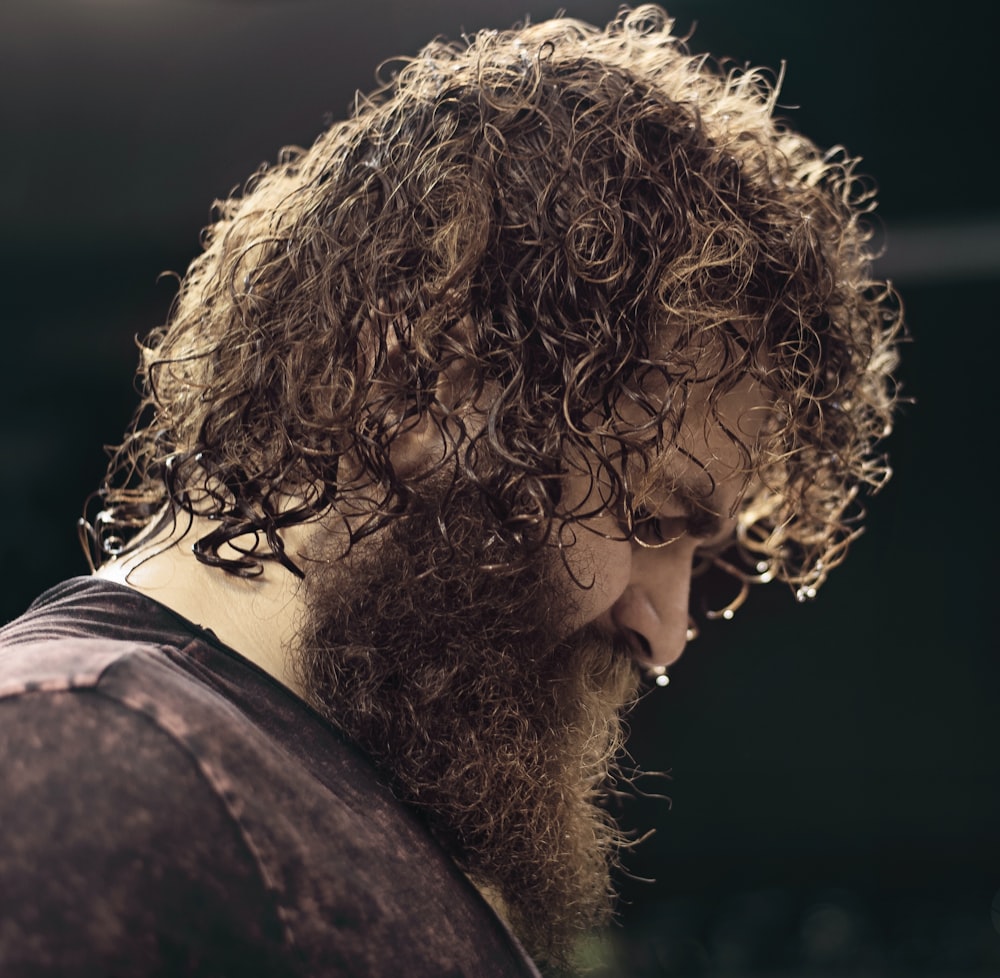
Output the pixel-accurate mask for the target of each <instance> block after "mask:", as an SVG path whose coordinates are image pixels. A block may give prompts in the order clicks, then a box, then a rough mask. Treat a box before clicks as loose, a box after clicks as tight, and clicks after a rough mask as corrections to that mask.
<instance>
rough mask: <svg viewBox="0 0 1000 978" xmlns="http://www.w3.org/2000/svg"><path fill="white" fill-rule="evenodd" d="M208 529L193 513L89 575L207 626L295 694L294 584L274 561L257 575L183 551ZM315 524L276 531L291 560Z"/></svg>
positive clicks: (297, 590) (298, 597)
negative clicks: (204, 561)
mask: <svg viewBox="0 0 1000 978" xmlns="http://www.w3.org/2000/svg"><path fill="white" fill-rule="evenodd" d="M211 529H212V524H211V523H210V522H209V521H207V520H203V519H199V518H195V519H194V520H193V522H192V523H191V525H190V526H188V525H187V524H186V523H185V524H184V525H183V526H178V527H174V528H172V529H168V530H167V531H165V532H164V533H162V534H159V535H156V536H153V537H151V538H149V539H147V540H143V541H142V542H141V543H140V544H139V545H138V546H137V547H136V548H135V549H132V550H130V551H129V552H128V553H126V554H123V555H122V556H120V557H116V558H114V559H113V560H111V561H109V562H108V563H106V564H104V565H102V566H101V567H100V568H99V569H98V570H97V572H96V574H97V576H98V577H102V578H104V579H106V580H111V581H116V582H118V583H120V584H124V585H127V586H128V587H131V588H134V589H135V590H136V591H139V592H141V593H142V594H145V595H147V596H148V597H150V598H153V599H154V600H156V601H158V602H160V603H161V604H163V605H166V606H167V607H168V608H170V609H171V610H173V611H175V612H177V613H178V614H179V615H182V616H183V617H184V618H187V619H188V620H189V621H191V622H193V623H195V624H196V625H200V626H202V627H204V628H209V629H211V630H212V631H213V632H214V633H215V634H216V635H217V636H218V638H219V640H220V641H222V642H225V643H226V645H229V646H231V647H232V648H234V649H236V650H237V651H238V652H240V653H241V654H242V655H244V656H245V657H246V658H247V659H249V660H250V661H251V662H254V663H255V664H256V665H258V666H259V667H260V668H262V669H263V670H265V671H266V672H268V673H270V674H271V675H272V676H273V677H274V678H275V679H277V680H278V681H279V682H281V683H283V684H284V685H285V686H288V687H289V688H290V689H291V690H293V691H294V692H296V693H297V694H299V695H301V694H302V691H301V690H300V689H299V687H298V683H297V681H296V680H295V677H294V672H293V670H292V660H291V654H290V650H291V648H292V643H293V641H294V638H295V630H296V624H297V622H298V620H299V615H300V614H301V613H302V611H303V609H304V603H303V598H302V594H301V585H302V582H301V581H300V580H299V579H298V578H296V577H295V576H294V575H293V574H292V573H291V572H289V571H288V570H286V569H285V568H283V567H281V566H280V565H279V564H277V563H275V562H274V561H267V560H266V561H264V562H263V568H264V569H263V571H262V573H261V574H259V575H258V576H257V577H253V578H242V577H236V576H235V575H233V574H227V573H226V572H225V571H223V570H221V569H220V568H217V567H208V566H206V565H205V564H202V563H201V562H200V561H199V560H197V558H196V557H195V556H194V554H193V553H192V552H191V543H192V542H193V541H194V540H196V539H198V538H199V537H200V536H202V535H204V534H205V533H207V532H208V531H209V530H211ZM316 529H317V527H316V525H315V524H313V525H312V526H297V527H292V528H290V529H288V530H285V531H283V536H284V537H285V543H286V547H287V548H288V552H289V554H290V555H291V556H292V559H293V560H294V559H295V558H296V556H297V555H298V554H300V553H302V552H303V550H304V549H305V546H306V544H307V542H308V540H309V539H310V538H311V536H312V534H313V533H315V532H316ZM237 542H238V541H237ZM223 556H225V555H224V554H223Z"/></svg>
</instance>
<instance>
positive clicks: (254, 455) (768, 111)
mask: <svg viewBox="0 0 1000 978" xmlns="http://www.w3.org/2000/svg"><path fill="white" fill-rule="evenodd" d="M672 28H673V23H672V21H671V20H670V19H669V18H668V17H667V15H666V14H665V13H664V11H662V10H661V9H659V8H657V7H653V6H643V7H640V8H638V9H636V10H634V11H629V10H622V12H621V13H620V14H619V15H618V16H617V17H616V18H615V19H614V20H613V21H612V22H611V23H610V24H609V25H608V26H607V27H606V28H604V29H597V28H594V27H591V26H588V25H586V24H584V23H581V22H579V21H576V20H571V19H566V18H557V19H554V20H551V21H547V22H543V23H540V24H535V25H525V26H521V27H518V28H515V29H513V30H510V31H503V32H495V31H484V32H482V33H479V34H477V35H476V36H475V37H472V38H465V39H464V40H463V41H462V42H459V43H447V42H444V41H435V42H433V43H431V44H430V45H428V46H427V47H426V48H424V49H423V51H421V52H420V53H419V54H418V55H417V56H416V57H415V58H412V59H409V60H405V61H402V62H401V63H399V64H397V67H396V70H394V71H393V72H392V73H391V75H390V77H388V78H387V79H386V80H385V81H384V82H383V83H381V86H380V87H379V88H378V89H377V90H376V91H374V92H373V93H371V94H369V95H367V96H361V95H360V94H359V96H358V98H357V102H356V106H355V109H354V111H353V112H352V113H351V115H350V118H348V119H347V120H346V121H343V122H340V123H338V124H335V125H333V126H332V127H331V128H330V129H329V130H328V131H326V132H325V133H324V134H322V135H321V136H320V137H319V139H318V140H317V141H316V143H315V144H314V145H313V146H312V148H310V149H308V150H304V151H303V150H299V149H286V150H284V151H283V152H282V154H281V155H280V158H279V160H278V162H277V164H276V165H274V166H271V167H265V168H262V169H261V170H260V171H259V172H258V173H257V174H256V175H255V176H254V177H252V178H251V180H250V181H249V182H248V184H247V185H246V187H245V188H244V192H243V193H242V195H240V196H234V197H233V198H232V199H229V200H225V201H222V202H220V203H218V204H217V208H218V210H217V220H216V221H215V223H214V224H212V225H211V226H210V227H209V228H208V229H207V230H206V231H205V233H204V242H203V243H204V251H203V253H202V254H201V255H200V256H199V257H198V258H197V259H195V261H194V262H193V263H192V264H191V266H190V268H189V269H188V272H187V274H186V276H185V277H184V278H183V280H182V283H181V288H180V290H179V293H178V296H177V298H176V300H175V303H174V306H173V308H172V310H171V314H170V316H169V320H168V322H167V324H166V325H165V326H164V327H163V328H161V329H159V330H157V331H155V332H154V333H153V334H152V335H151V336H150V337H149V339H148V340H147V341H146V343H145V345H144V347H143V349H142V362H141V366H140V376H141V379H142V384H143V391H144V399H143V402H142V406H141V408H140V411H139V413H138V414H137V417H136V421H135V422H134V423H133V426H132V428H131V431H130V433H129V434H128V436H127V438H126V440H125V441H124V443H123V444H122V445H121V446H120V447H119V448H118V449H117V451H116V452H115V454H114V455H113V457H112V460H111V464H110V467H109V473H108V478H107V480H106V482H105V484H104V485H103V487H102V488H101V490H100V491H99V493H98V495H99V496H100V498H101V500H102V503H103V509H102V511H101V512H100V513H99V514H98V517H97V519H96V521H95V522H96V529H95V530H94V531H93V533H92V537H93V543H94V544H95V549H96V550H97V551H98V554H97V558H96V559H97V560H98V561H100V560H103V559H106V558H107V557H108V556H109V555H114V554H116V553H118V552H120V551H121V550H122V549H123V548H125V547H127V546H128V544H129V540H130V539H131V538H132V537H133V536H134V534H135V533H136V531H137V529H139V528H141V527H144V526H146V525H148V524H149V522H150V521H151V520H152V519H153V518H154V517H155V514H157V513H162V512H166V513H168V514H169V515H170V516H172V517H174V518H176V516H177V515H178V514H179V513H183V512H186V513H189V514H199V515H204V516H208V517H210V518H211V519H212V520H213V521H214V529H213V532H212V533H210V534H209V535H208V536H205V537H203V538H202V539H201V540H199V541H198V543H197V544H196V545H195V550H196V553H197V554H198V556H199V558H200V559H202V560H204V561H206V562H208V563H215V564H219V565H221V566H223V567H224V568H225V569H226V570H229V571H231V572H234V573H241V574H253V573H256V572H259V570H260V569H261V566H262V565H261V561H262V560H265V559H279V560H281V561H283V562H284V563H286V565H287V566H289V567H290V568H291V569H293V570H295V571H297V568H296V567H295V565H294V564H293V563H292V562H291V561H290V560H289V559H288V558H287V557H286V556H285V554H284V551H283V548H282V542H281V534H280V531H281V529H282V527H284V526H287V525H289V524H292V523H298V522H302V521H305V520H308V519H312V518H315V517H317V516H319V515H320V514H322V513H325V512H333V513H340V514H344V513H345V512H347V511H348V510H350V512H351V513H352V514H356V513H358V512H360V511H362V510H363V512H364V515H365V516H366V517H367V518H366V519H365V520H364V522H363V524H362V526H361V528H360V529H357V527H356V524H352V525H354V526H355V530H354V534H355V536H354V538H353V539H356V538H357V537H359V536H361V535H363V534H364V533H368V532H371V531H372V530H374V529H375V528H377V527H379V526H382V525H384V524H385V523H386V522H387V521H389V520H391V519H392V518H394V516H395V515H397V514H398V513H400V512H402V511H403V510H404V509H405V507H406V503H407V499H408V498H409V497H410V495H411V494H412V493H414V492H418V491H419V490H420V486H419V481H420V480H418V479H415V478H410V477H408V476H406V475H404V474H402V473H400V472H399V471H397V470H396V468H395V467H394V464H393V456H392V453H391V447H392V445H393V442H394V439H395V438H396V437H398V435H399V434H400V432H402V431H406V430H408V428H409V426H410V425H412V424H413V423H414V419H417V418H424V417H430V418H433V419H434V420H435V422H436V423H437V424H438V426H439V427H440V429H441V431H442V432H443V433H445V434H446V435H447V443H448V445H449V446H450V448H451V451H450V452H448V453H447V455H446V456H445V457H443V458H442V459H441V460H440V465H439V468H445V467H448V468H450V469H451V471H452V472H453V474H454V475H457V476H461V477H462V478H465V479H468V480H471V481H472V482H473V484H475V485H476V486H478V487H479V488H480V489H481V493H482V498H483V505H484V512H485V514H486V515H488V517H489V518H490V520H491V521H492V523H493V526H494V527H495V528H496V529H497V531H499V532H501V533H505V534H508V535H510V536H513V537H514V538H516V539H519V540H523V542H524V544H525V546H526V547H528V548H530V547H532V546H536V545H539V544H543V543H545V542H546V541H549V540H551V539H552V531H553V521H554V520H557V521H559V522H560V525H562V526H565V525H567V524H571V523H573V522H574V521H577V520H579V519H581V518H583V517H585V516H586V515H589V514H587V513H583V512H580V511H579V510H577V511H573V512H569V511H567V510H568V506H567V504H565V503H564V502H563V501H562V498H561V494H560V485H561V482H560V480H561V477H562V476H563V475H564V474H565V473H566V471H567V461H566V460H567V458H568V457H574V458H580V457H585V458H587V459H589V460H590V461H589V466H590V470H591V476H592V478H594V479H595V480H598V481H597V482H595V484H599V485H601V486H602V487H606V488H602V490H601V491H602V505H608V506H615V505H617V506H621V507H623V509H624V511H625V512H626V513H627V514H628V516H627V519H626V526H628V527H629V528H632V527H633V521H634V515H635V508H636V500H635V493H634V490H635V484H636V481H635V480H636V477H635V476H630V475H628V473H638V474H639V476H640V477H641V476H643V475H645V474H648V473H650V472H652V471H653V470H654V469H655V468H656V467H657V466H658V465H662V460H663V457H664V456H669V454H670V453H671V452H674V451H677V450H678V449H677V446H676V437H675V436H676V435H677V432H678V431H679V428H680V425H681V422H682V420H683V416H684V408H685V403H686V399H687V392H688V391H689V390H690V388H691V386H692V385H693V384H695V383H697V382H700V381H704V380H705V379H709V378H707V377H706V374H705V371H704V367H703V365H704V364H705V363H708V362H710V363H712V364H713V369H712V375H711V378H710V379H712V380H713V382H714V385H715V387H714V391H713V395H712V399H711V404H710V410H709V415H710V418H712V419H714V420H715V421H718V416H717V414H715V411H716V405H717V402H718V398H719V397H721V396H722V395H723V394H724V393H725V392H726V391H727V390H730V389H732V387H733V386H734V385H735V384H736V383H737V382H739V381H740V379H741V378H743V377H745V376H749V377H751V378H753V379H754V380H755V381H756V382H757V383H758V384H759V385H760V387H761V389H762V390H763V391H764V392H765V394H766V396H767V397H768V398H769V401H770V404H771V411H770V416H769V417H770V420H769V422H768V424H767V426H766V428H765V430H764V432H763V435H762V436H761V437H760V438H759V439H757V440H756V441H755V442H754V443H753V444H750V443H748V442H747V440H746V439H745V438H743V437H742V436H741V435H740V433H739V432H737V431H729V432H728V434H729V436H730V437H731V438H732V439H733V441H734V443H736V444H737V445H738V447H739V448H740V450H741V452H742V457H743V458H744V460H745V463H746V472H747V482H748V490H747V495H746V496H745V498H744V499H743V501H742V503H741V507H742V508H741V512H740V515H739V546H740V548H741V550H742V552H743V556H744V558H746V559H747V560H749V561H751V563H753V562H757V561H759V560H761V559H764V560H766V561H767V562H768V568H769V570H768V576H769V577H770V576H774V577H777V578H780V579H783V580H785V581H788V582H790V583H792V584H793V585H794V586H795V587H797V588H798V589H799V593H800V594H805V593H811V592H812V591H813V590H814V589H815V588H816V587H817V586H818V585H819V584H820V583H821V582H822V581H823V580H824V579H825V577H826V574H827V572H828V571H829V569H830V568H831V567H832V566H834V565H835V564H837V563H839V561H840V560H841V559H842V558H843V556H844V552H845V550H846V546H847V544H848V542H849V541H850V539H851V538H852V537H853V536H855V535H856V533H857V532H858V525H859V521H860V517H861V515H862V514H861V510H860V506H859V504H858V503H857V502H856V497H857V495H858V491H859V489H860V488H861V487H868V488H877V487H878V486H879V485H880V484H881V483H882V482H883V481H884V480H885V479H886V478H887V477H888V475H889V468H888V466H887V464H886V461H885V459H884V457H883V456H881V455H880V454H877V453H876V443H877V442H878V440H879V439H881V438H882V437H883V436H884V435H885V434H887V432H888V429H889V424H890V419H891V414H892V409H893V405H894V401H895V399H896V391H895V388H894V385H893V382H892V379H891V371H892V370H893V368H894V366H895V362H896V354H895V344H896V341H897V339H898V337H899V334H900V331H901V329H902V326H901V322H902V319H901V310H900V305H899V303H898V300H897V299H896V297H895V294H894V292H893V290H892V289H891V287H890V286H889V285H888V284H886V283H881V282H878V281H875V280H874V279H873V278H872V277H871V276H872V272H871V259H872V254H871V248H870V240H871V237H872V230H871V227H870V219H869V215H870V213H871V211H872V210H873V208H874V193H873V190H872V188H871V187H870V185H868V184H867V183H866V182H865V181H864V180H863V179H861V178H859V177H858V175H857V174H856V170H855V168H856V164H857V161H856V160H855V159H852V158H850V157H848V156H847V155H846V154H845V153H844V152H843V151H842V150H840V149H837V150H834V151H831V152H827V153H824V152H821V151H820V150H819V149H818V148H817V147H816V146H815V145H814V144H813V143H812V142H810V141H809V140H808V139H806V138H804V137H802V136H801V135H798V134H796V133H795V132H793V131H791V130H790V129H789V128H787V127H786V126H785V125H784V124H783V123H781V122H780V121H777V120H776V119H775V117H774V107H775V100H776V97H777V85H776V84H775V83H774V82H772V81H771V80H770V79H769V77H768V75H767V74H766V73H763V72H761V71H760V70H757V69H739V68H735V67H732V66H729V65H727V64H725V63H722V64H720V63H716V62H714V61H712V60H710V59H709V58H707V57H696V56H692V55H691V54H690V53H689V51H688V49H687V46H686V40H685V39H684V38H679V37H677V36H675V35H674V34H673V33H672ZM456 375H457V376H459V377H460V378H462V379H461V383H459V384H457V385H456V384H454V383H453V384H450V385H448V391H449V394H448V396H447V397H444V396H442V393H441V391H442V383H441V381H442V378H443V377H446V376H456ZM653 378H655V379H657V382H658V385H659V389H661V390H662V389H663V387H662V383H660V381H661V380H662V382H665V383H666V385H667V388H666V389H668V390H670V392H671V393H670V396H669V397H668V398H664V397H662V396H653V395H652V394H650V393H648V392H649V390H650V388H651V387H652V386H653V385H652V384H651V383H650V381H651V379H653ZM484 405H486V406H485V407H484ZM624 405H628V411H627V414H628V417H627V418H626V417H624V416H623V407H624ZM472 407H475V408H476V409H477V410H479V411H481V412H484V413H485V417H484V418H483V420H482V423H481V424H479V425H477V426H476V427H474V428H473V427H472V426H469V427H466V424H465V419H466V418H467V417H468V415H469V411H470V408H472ZM637 417H639V418H640V420H637ZM425 475H426V473H423V474H422V475H421V478H423V477H424V476H425ZM751 475H752V476H753V480H752V481H751V478H750V477H751ZM359 500H360V502H359ZM446 522H447V521H446V520H444V521H442V526H444V525H446ZM628 532H633V531H632V530H631V529H630V530H629V531H628ZM245 534H251V537H252V539H255V540H256V541H257V544H256V545H254V546H251V547H248V548H246V549H245V550H244V552H243V554H242V556H240V557H238V558H229V557H223V556H220V554H219V548H220V547H221V546H222V545H223V544H224V543H227V542H230V543H231V542H233V541H235V540H236V539H237V538H238V537H241V536H244V535H245Z"/></svg>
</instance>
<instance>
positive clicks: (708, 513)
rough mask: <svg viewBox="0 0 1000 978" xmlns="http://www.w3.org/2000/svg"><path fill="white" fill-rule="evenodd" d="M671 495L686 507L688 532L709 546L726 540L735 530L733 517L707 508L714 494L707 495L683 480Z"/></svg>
mask: <svg viewBox="0 0 1000 978" xmlns="http://www.w3.org/2000/svg"><path fill="white" fill-rule="evenodd" d="M670 495H671V496H672V497H673V498H675V499H676V500H677V502H679V503H680V504H681V506H682V507H683V509H684V515H685V516H686V517H687V532H688V533H689V534H690V535H691V536H693V537H699V538H701V539H703V540H704V541H705V543H706V544H707V545H708V546H714V545H716V544H719V543H722V542H724V541H725V540H727V539H728V538H729V537H730V536H731V535H732V533H733V532H734V531H735V522H734V521H733V520H732V519H731V518H729V517H724V516H720V515H719V514H718V513H715V512H712V510H711V509H709V508H706V507H710V506H711V505H712V503H713V497H712V495H710V496H708V497H706V496H704V495H703V494H702V493H700V492H697V491H695V489H694V488H693V487H692V486H690V485H688V484H687V483H683V482H682V483H679V484H678V485H676V486H675V487H674V489H673V491H672V492H671V494H670ZM713 495H714V494H713ZM731 524H732V525H731Z"/></svg>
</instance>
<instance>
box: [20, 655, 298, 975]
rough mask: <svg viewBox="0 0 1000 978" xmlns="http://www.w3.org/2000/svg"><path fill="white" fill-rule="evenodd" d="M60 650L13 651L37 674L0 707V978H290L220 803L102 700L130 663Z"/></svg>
mask: <svg viewBox="0 0 1000 978" xmlns="http://www.w3.org/2000/svg"><path fill="white" fill-rule="evenodd" d="M60 644H62V643H43V644H41V645H39V646H37V647H33V646H30V645H28V646H24V647H23V650H24V652H25V654H28V655H30V656H31V657H32V660H33V661H32V666H33V668H32V669H30V670H27V671H26V672H23V673H22V676H21V678H22V681H21V682H20V683H18V684H17V686H16V687H12V684H11V683H10V682H7V684H6V685H5V687H4V693H5V695H4V696H3V697H2V698H0V729H2V730H3V736H2V737H0V780H2V782H3V785H4V790H3V792H2V793H0V824H2V825H3V827H4V842H5V844H4V845H3V846H2V847H0V878H2V879H3V880H4V886H3V888H2V894H0V919H2V920H3V927H2V929H0V971H2V973H3V974H4V975H12V976H20V975H28V974H37V973H58V974H63V975H85V974H96V973H104V974H120V975H147V974H153V973H162V972H169V973H182V974H192V975H200V974H218V973H231V972H232V973H236V972H239V973H242V974H267V973H276V972H277V971H281V970H282V969H284V971H285V973H295V969H292V968H289V961H288V960H287V943H286V940H285V934H284V930H283V926H282V923H281V920H280V917H279V914H278V912H277V908H276V904H275V901H274V900H273V898H272V895H271V894H270V893H269V892H268V891H267V888H266V886H265V885H264V883H263V882H262V880H261V878H260V873H259V868H258V866H257V863H256V861H255V859H254V858H253V854H252V853H251V852H250V850H249V849H248V847H247V845H246V842H245V840H244V839H243V837H242V835H241V833H240V832H239V829H238V826H237V825H235V823H234V822H233V819H232V818H231V816H230V814H229V812H228V811H227V810H226V807H225V806H224V805H223V804H222V803H221V802H220V799H219V798H218V795H217V792H216V791H215V790H214V788H213V787H212V786H211V785H209V784H207V783H206V781H205V779H204V778H203V776H202V775H201V773H200V772H199V770H198V768H197V765H196V764H195V763H193V762H192V758H191V757H190V756H189V754H188V753H187V752H186V751H185V750H184V749H183V748H182V747H181V746H180V745H179V744H178V741H177V739H176V738H175V737H173V736H171V735H170V734H169V733H168V732H166V731H165V730H164V729H163V728H162V727H161V726H160V725H159V724H157V723H155V722H151V721H150V719H149V717H147V716H145V715H143V714H142V713H140V712H137V711H136V710H133V709H131V708H130V707H128V706H126V705H124V704H122V703H121V702H119V701H117V700H116V699H114V698H113V697H107V696H103V695H101V694H100V692H99V690H100V682H101V676H102V675H103V674H104V673H106V671H107V668H108V667H109V666H110V665H113V663H115V662H119V661H121V658H120V657H121V655H122V654H126V655H127V653H124V650H111V649H108V648H102V647H101V643H95V644H96V647H94V648H86V649H81V648H79V647H75V646H74V647H70V646H69V644H68V645H67V647H65V648H59V647H58V646H59V645H60ZM5 658H6V656H5ZM5 665H6V666H8V667H9V666H10V665H11V663H5ZM67 666H71V667H72V668H65V667H67ZM8 672H9V669H8ZM5 678H7V679H8V680H9V678H10V677H9V675H8V676H7V677H5Z"/></svg>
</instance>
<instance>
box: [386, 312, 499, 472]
mask: <svg viewBox="0 0 1000 978" xmlns="http://www.w3.org/2000/svg"><path fill="white" fill-rule="evenodd" d="M475 329H476V327H475V324H474V323H473V321H472V319H471V317H469V316H466V317H463V318H462V319H461V320H458V321H457V322H456V323H454V324H453V325H452V326H450V327H448V328H447V329H445V330H442V331H439V332H438V333H437V334H436V335H434V336H433V339H432V340H430V341H428V337H427V332H426V331H425V330H420V329H419V326H418V327H417V328H416V329H414V328H413V327H412V326H411V324H410V323H409V322H408V321H407V320H406V318H405V317H404V318H402V319H399V320H395V321H393V322H391V323H388V324H386V325H385V328H384V330H380V334H381V335H380V337H379V341H380V342H381V348H379V347H378V346H375V347H374V348H373V347H369V351H370V352H371V353H372V354H373V356H372V360H371V361H370V364H371V367H372V384H371V389H372V395H373V398H374V399H376V400H378V399H379V398H381V399H382V403H381V404H380V405H379V406H378V408H377V410H378V411H379V413H380V414H381V415H382V417H383V418H384V420H385V423H386V425H387V426H388V427H389V429H390V432H391V435H390V437H391V442H390V455H391V458H392V463H393V466H394V467H395V469H396V471H397V473H398V474H399V475H400V476H402V477H403V478H407V479H419V478H421V477H422V476H425V475H429V474H430V473H432V472H434V471H436V470H437V469H439V468H440V467H441V466H442V464H444V463H445V462H446V461H447V460H448V459H449V458H452V457H454V455H455V453H456V452H458V451H459V450H460V449H461V448H462V446H463V445H466V444H467V443H468V441H469V439H470V438H471V437H473V436H474V435H475V433H476V432H477V431H478V430H481V428H482V426H483V424H484V423H485V406H484V405H485V404H487V403H488V399H487V397H486V396H485V394H486V390H487V387H488V384H487V382H486V380H485V378H484V376H483V371H482V369H481V367H480V366H479V365H477V363H475V362H474V360H475V353H474V350H475V345H476V344H475ZM415 334H416V335H415ZM376 342H378V341H376Z"/></svg>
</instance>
